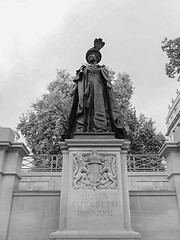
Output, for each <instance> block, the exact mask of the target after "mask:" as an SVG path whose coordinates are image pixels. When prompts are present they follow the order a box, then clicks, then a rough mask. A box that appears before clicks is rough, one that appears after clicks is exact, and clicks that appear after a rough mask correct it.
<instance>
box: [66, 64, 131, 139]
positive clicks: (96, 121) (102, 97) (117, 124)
mask: <svg viewBox="0 0 180 240" xmlns="http://www.w3.org/2000/svg"><path fill="white" fill-rule="evenodd" d="M73 81H74V83H75V85H74V88H73V90H72V92H71V95H72V96H73V104H72V107H71V111H70V114H69V122H68V124H69V125H68V129H67V131H66V138H72V137H73V135H74V133H75V132H114V134H115V137H116V138H126V131H125V129H124V127H123V123H122V121H121V116H120V110H119V106H118V104H117V101H116V99H115V96H114V92H113V90H112V85H111V78H110V76H109V72H108V70H107V69H106V67H105V66H104V65H103V66H100V65H95V66H94V65H87V66H84V65H83V66H82V67H81V68H80V69H79V70H78V71H77V74H76V77H75V78H74V80H73Z"/></svg>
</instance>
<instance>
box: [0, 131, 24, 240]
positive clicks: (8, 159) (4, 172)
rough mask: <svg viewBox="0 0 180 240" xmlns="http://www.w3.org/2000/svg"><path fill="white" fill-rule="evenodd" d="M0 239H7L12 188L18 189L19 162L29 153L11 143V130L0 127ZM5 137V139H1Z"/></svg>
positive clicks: (22, 146)
mask: <svg viewBox="0 0 180 240" xmlns="http://www.w3.org/2000/svg"><path fill="white" fill-rule="evenodd" d="M0 133H3V134H2V135H1V136H0V239H2V240H5V239H7V233H8V227H9V219H10V213H11V205H12V197H13V191H14V189H18V186H19V181H20V179H21V177H20V173H21V164H22V159H23V157H24V156H27V155H28V154H29V152H28V150H27V148H26V147H25V146H24V144H22V143H13V142H11V141H13V139H15V138H14V136H13V134H14V133H13V131H12V130H11V129H10V128H6V129H2V128H1V129H0ZM3 139H5V140H3Z"/></svg>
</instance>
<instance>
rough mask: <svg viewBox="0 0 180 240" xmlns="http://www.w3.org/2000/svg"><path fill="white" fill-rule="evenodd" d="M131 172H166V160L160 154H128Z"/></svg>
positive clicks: (128, 165) (128, 167)
mask: <svg viewBox="0 0 180 240" xmlns="http://www.w3.org/2000/svg"><path fill="white" fill-rule="evenodd" d="M127 170H128V171H129V172H165V171H166V161H165V159H164V158H162V157H160V156H159V155H158V154H128V155H127Z"/></svg>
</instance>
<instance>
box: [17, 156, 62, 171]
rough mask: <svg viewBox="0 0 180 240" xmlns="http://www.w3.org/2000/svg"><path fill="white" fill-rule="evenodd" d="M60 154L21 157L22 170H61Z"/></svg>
mask: <svg viewBox="0 0 180 240" xmlns="http://www.w3.org/2000/svg"><path fill="white" fill-rule="evenodd" d="M61 171H62V155H29V156H28V157H24V158H23V162H22V172H61Z"/></svg>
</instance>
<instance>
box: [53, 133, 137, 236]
mask: <svg viewBox="0 0 180 240" xmlns="http://www.w3.org/2000/svg"><path fill="white" fill-rule="evenodd" d="M128 147H129V142H127V141H125V140H120V139H115V138H114V137H113V135H108V134H91V135H90V134H89V135H86V134H79V135H77V136H75V138H74V139H66V140H65V142H63V143H61V148H62V152H63V175H62V177H63V186H62V191H61V207H60V222H59V229H58V230H57V231H56V232H53V233H51V234H50V239H56V240H57V239H76V240H78V239H81V240H82V239H83V240H86V239H89V240H91V239H106V240H108V239H109V240H110V239H111V240H112V239H116V240H117V239H121V240H124V239H126V240H127V239H128V240H132V239H140V234H139V233H137V232H134V231H133V230H132V229H131V221H130V207H129V191H128V181H127V162H126V152H127V149H128Z"/></svg>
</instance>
